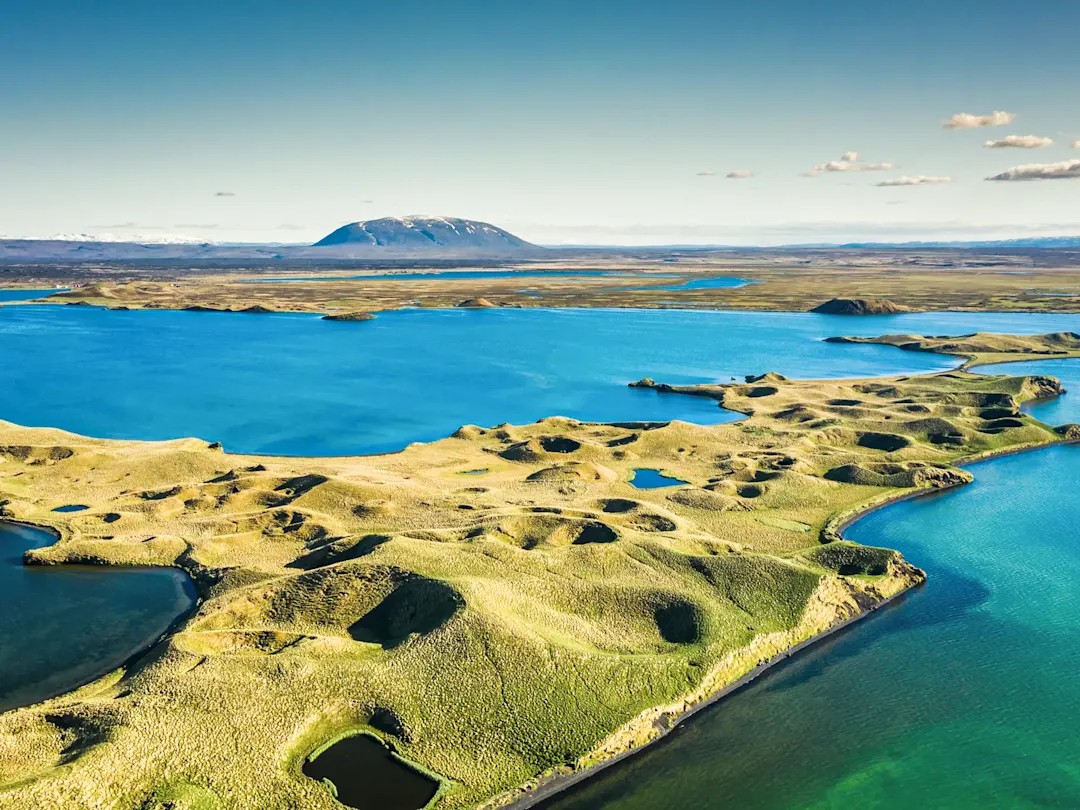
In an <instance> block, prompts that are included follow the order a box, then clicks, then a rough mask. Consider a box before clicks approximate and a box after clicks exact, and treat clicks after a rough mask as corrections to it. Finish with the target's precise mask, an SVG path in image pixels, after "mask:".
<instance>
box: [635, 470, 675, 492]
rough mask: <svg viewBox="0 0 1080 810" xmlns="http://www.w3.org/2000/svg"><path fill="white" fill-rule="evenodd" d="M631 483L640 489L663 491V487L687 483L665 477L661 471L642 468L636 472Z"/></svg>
mask: <svg viewBox="0 0 1080 810" xmlns="http://www.w3.org/2000/svg"><path fill="white" fill-rule="evenodd" d="M630 483H631V484H633V485H634V486H635V487H637V488H638V489H661V488H663V487H677V486H679V485H680V484H685V483H686V482H685V481H680V480H679V479H678V478H672V477H670V476H667V475H664V474H663V473H661V472H660V471H659V470H647V469H645V468H644V467H642V468H641V469H638V470H634V477H633V478H631V479H630Z"/></svg>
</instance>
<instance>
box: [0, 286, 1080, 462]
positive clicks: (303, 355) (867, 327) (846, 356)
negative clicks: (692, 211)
mask: <svg viewBox="0 0 1080 810" xmlns="http://www.w3.org/2000/svg"><path fill="white" fill-rule="evenodd" d="M341 327H342V325H341V324H335V323H331V322H328V321H323V320H320V318H319V317H318V316H314V315H260V316H259V317H251V316H249V315H242V314H221V313H200V312H166V311H154V310H149V311H130V312H110V311H106V310H102V309H99V308H96V307H54V306H49V305H41V306H36V305H23V306H18V307H3V308H0V353H2V356H3V359H4V362H2V363H0V418H3V419H7V420H10V421H13V422H17V423H20V424H26V425H48V426H57V427H63V428H67V429H69V430H73V431H76V432H78V433H83V434H87V435H91V436H101V437H107V438H138V439H169V438H177V437H182V436H198V437H200V438H203V439H206V440H208V441H221V442H222V443H223V444H224V445H225V447H226V449H228V450H232V451H237V452H259V453H279V454H291V455H334V454H348V453H364V452H380V451H387V450H395V449H399V448H401V447H404V446H405V445H406V444H408V443H409V442H412V441H424V440H431V439H437V438H440V437H443V436H446V435H449V434H450V433H452V432H453V431H454V430H456V429H457V428H458V427H459V426H461V425H462V424H469V423H471V424H479V425H496V424H501V423H503V422H512V423H523V422H531V421H534V420H536V419H540V418H542V417H544V416H552V415H561V416H569V417H575V418H579V419H587V420H605V421H616V420H617V421H623V420H667V419H685V420H689V421H695V422H704V423H710V422H720V421H728V420H731V419H734V418H737V417H736V416H735V415H733V414H730V413H726V412H724V411H721V410H720V409H719V408H718V407H717V406H716V404H715V403H714V402H711V401H709V400H705V399H700V398H696V397H678V396H665V395H660V394H657V393H655V392H653V391H648V390H640V389H630V388H628V387H627V386H626V384H627V383H628V382H630V381H632V380H636V379H639V378H641V377H644V376H651V377H653V378H655V379H658V380H662V381H665V382H670V383H674V384H679V383H695V382H709V381H716V380H720V381H727V380H730V379H731V378H732V377H740V378H741V375H745V374H759V373H762V372H765V371H779V372H781V373H783V374H787V375H790V376H798V377H856V376H873V375H879V374H887V373H896V374H900V373H917V372H921V371H931V370H940V369H944V368H947V367H949V366H951V365H952V364H953V363H954V361H953V360H951V359H950V358H945V357H939V356H934V355H929V354H920V353H914V352H902V351H900V350H898V349H895V348H892V347H887V346H846V345H842V344H831V343H824V342H822V338H825V337H828V336H831V335H836V334H847V333H856V334H864V335H865V334H877V333H880V332H912V331H927V332H929V333H931V334H946V333H949V332H954V333H955V332H970V331H974V330H976V329H986V330H991V329H998V330H1001V331H1019V332H1042V331H1051V330H1061V329H1080V316H1078V315H1066V316H1062V315H996V314H995V315H991V314H962V313H944V314H935V315H905V316H895V317H885V318H864V319H853V318H844V317H842V316H829V315H814V314H809V313H758V312H700V311H679V310H595V309H587V310H573V309H570V310H565V309H564V310H545V309H527V310H518V309H506V310H502V309H494V310H471V311H470V310H406V311H400V312H390V313H384V314H381V315H380V316H379V318H377V319H376V320H374V321H369V322H366V323H362V324H349V325H348V327H349V328H341Z"/></svg>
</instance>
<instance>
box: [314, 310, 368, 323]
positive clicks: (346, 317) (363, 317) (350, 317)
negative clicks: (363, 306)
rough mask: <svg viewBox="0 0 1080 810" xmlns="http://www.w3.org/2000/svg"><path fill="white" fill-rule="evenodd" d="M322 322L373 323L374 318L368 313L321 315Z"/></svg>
mask: <svg viewBox="0 0 1080 810" xmlns="http://www.w3.org/2000/svg"><path fill="white" fill-rule="evenodd" d="M322 320H324V321H373V320H375V316H374V315H372V314H371V313H370V312H340V313H331V314H329V315H323V316H322Z"/></svg>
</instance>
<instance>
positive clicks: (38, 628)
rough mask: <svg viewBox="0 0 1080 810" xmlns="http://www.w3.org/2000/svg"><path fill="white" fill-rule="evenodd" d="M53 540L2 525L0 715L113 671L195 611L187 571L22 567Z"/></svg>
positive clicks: (24, 528)
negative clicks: (26, 557) (29, 556)
mask: <svg viewBox="0 0 1080 810" xmlns="http://www.w3.org/2000/svg"><path fill="white" fill-rule="evenodd" d="M54 539H55V538H54V537H53V536H52V534H50V533H49V532H46V531H43V530H42V529H35V528H31V527H28V526H20V525H16V524H12V523H2V522H0V598H2V600H3V601H2V604H3V607H2V609H0V712H2V711H7V710H8V709H13V708H15V707H16V706H27V705H29V704H32V703H37V702H39V701H42V700H45V699H46V698H49V697H52V696H53V695H57V694H60V693H62V692H67V691H69V690H71V689H75V688H77V687H79V686H82V685H83V684H86V683H89V682H90V681H92V680H94V679H96V678H100V677H101V676H102V675H105V674H106V673H109V672H111V671H112V670H114V669H116V668H117V667H118V666H120V665H121V664H123V663H124V662H125V661H126V660H128V659H129V658H131V657H132V656H134V655H136V654H137V653H138V652H140V651H141V650H143V649H145V648H146V647H148V646H149V645H150V644H152V643H153V642H154V641H156V640H157V639H158V637H160V636H161V634H162V633H164V632H165V631H166V630H167V629H168V628H169V625H171V624H172V622H173V621H175V620H176V618H177V617H178V616H181V615H183V614H184V613H186V612H187V611H188V610H190V609H191V608H192V607H193V606H194V604H195V589H194V587H193V586H192V584H191V580H190V579H189V578H188V576H187V574H185V573H183V572H182V571H177V570H173V569H167V568H126V569H124V568H97V567H94V566H83V565H79V566H75V565H71V566H67V565H65V566H49V567H41V566H24V565H23V564H22V555H23V552H24V551H26V550H28V549H31V548H38V547H39V546H47V545H49V544H51V543H52V542H53V541H54Z"/></svg>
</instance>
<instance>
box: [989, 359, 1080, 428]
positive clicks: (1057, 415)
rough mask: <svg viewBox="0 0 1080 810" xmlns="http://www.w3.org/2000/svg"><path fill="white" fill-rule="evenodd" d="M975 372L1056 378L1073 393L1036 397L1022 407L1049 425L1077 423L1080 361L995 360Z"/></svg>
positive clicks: (1079, 417)
mask: <svg viewBox="0 0 1080 810" xmlns="http://www.w3.org/2000/svg"><path fill="white" fill-rule="evenodd" d="M972 371H974V372H976V373H977V374H1014V375H1019V374H1040V375H1044V376H1047V377H1057V378H1058V379H1059V380H1061V383H1062V385H1064V386H1065V390H1066V391H1071V392H1074V393H1073V395H1072V396H1070V395H1068V394H1067V395H1066V396H1063V397H1058V398H1057V399H1048V400H1035V401H1033V402H1028V403H1026V404H1025V405H1024V410H1025V411H1027V412H1028V413H1030V414H1031V415H1032V416H1034V417H1035V418H1036V419H1039V420H1040V421H1043V422H1046V423H1047V424H1048V425H1062V424H1066V423H1069V422H1080V396H1078V394H1080V360H1038V361H1035V362H1031V363H998V364H995V365H990V366H976V367H975V368H973V369H972Z"/></svg>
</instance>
